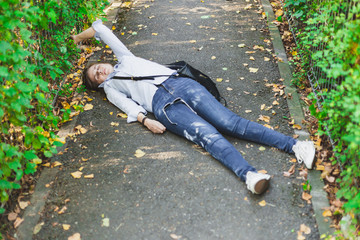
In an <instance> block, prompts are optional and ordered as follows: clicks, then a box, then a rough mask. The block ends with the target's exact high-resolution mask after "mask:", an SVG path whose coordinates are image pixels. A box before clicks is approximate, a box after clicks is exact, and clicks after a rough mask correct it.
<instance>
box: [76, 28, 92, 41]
mask: <svg viewBox="0 0 360 240" xmlns="http://www.w3.org/2000/svg"><path fill="white" fill-rule="evenodd" d="M94 35H95V30H94V29H93V28H92V27H89V28H88V29H86V30H85V31H82V32H81V33H79V34H77V35H71V38H72V39H73V40H74V43H75V44H78V43H79V42H81V41H83V40H86V39H89V38H92V37H94Z"/></svg>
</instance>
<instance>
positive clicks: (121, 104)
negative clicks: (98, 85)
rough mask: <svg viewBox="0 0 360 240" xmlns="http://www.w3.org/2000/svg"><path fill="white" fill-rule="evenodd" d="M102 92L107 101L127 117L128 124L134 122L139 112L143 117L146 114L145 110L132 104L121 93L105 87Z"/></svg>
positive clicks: (129, 99)
mask: <svg viewBox="0 0 360 240" xmlns="http://www.w3.org/2000/svg"><path fill="white" fill-rule="evenodd" d="M104 90H105V93H106V97H107V99H108V100H109V101H110V102H111V103H112V104H114V105H115V106H116V107H118V108H119V109H120V110H122V111H123V112H125V113H126V114H127V115H128V117H127V122H128V123H131V122H136V121H137V116H138V114H139V113H140V112H142V113H144V114H145V115H146V114H147V112H146V110H145V109H144V108H143V107H142V106H140V105H139V104H137V103H136V102H134V101H133V100H132V99H131V98H128V97H127V96H126V95H125V94H123V93H122V92H119V91H117V90H116V89H114V88H112V87H110V86H105V88H104Z"/></svg>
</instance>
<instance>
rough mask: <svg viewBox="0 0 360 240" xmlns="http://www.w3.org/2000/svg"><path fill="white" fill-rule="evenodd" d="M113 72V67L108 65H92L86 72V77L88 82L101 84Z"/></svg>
mask: <svg viewBox="0 0 360 240" xmlns="http://www.w3.org/2000/svg"><path fill="white" fill-rule="evenodd" d="M113 71H114V67H113V65H111V64H110V63H99V64H94V65H92V66H91V67H90V68H89V69H88V71H87V75H88V77H89V79H90V81H92V82H94V83H97V84H101V83H103V82H104V81H105V80H106V78H107V76H108V75H109V74H110V73H112V72H113Z"/></svg>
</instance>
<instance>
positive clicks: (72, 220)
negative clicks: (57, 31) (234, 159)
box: [20, 0, 319, 240]
mask: <svg viewBox="0 0 360 240" xmlns="http://www.w3.org/2000/svg"><path fill="white" fill-rule="evenodd" d="M250 4H251V5H250ZM259 7H260V5H259V3H257V2H254V0H251V1H249V2H248V1H245V0H233V1H226V0H211V1H209V0H204V1H200V0H196V1H185V0H176V1H175V0H173V1H169V0H156V1H144V0H139V1H137V2H136V3H135V4H134V6H133V8H132V9H131V10H129V11H127V12H123V13H122V14H121V19H120V20H119V21H117V23H115V24H114V25H115V27H116V29H115V31H114V32H115V33H116V34H117V35H118V36H119V37H120V38H121V39H122V41H123V42H124V43H125V44H126V45H127V46H128V47H129V48H130V50H131V51H132V52H133V53H134V54H135V55H137V56H141V57H143V58H146V59H151V60H154V61H156V62H159V63H170V62H174V61H176V60H185V61H187V62H189V63H191V64H192V65H193V66H195V67H197V68H199V69H200V70H202V71H203V72H205V73H207V74H209V76H211V77H212V78H213V79H214V80H216V79H218V78H221V79H222V81H221V82H218V83H217V85H218V87H219V90H220V92H221V93H222V95H223V96H224V97H225V98H226V99H227V101H228V105H229V106H228V107H229V108H230V109H231V110H233V111H234V112H236V113H238V114H240V115H241V116H243V117H246V118H248V119H250V120H253V121H259V122H260V123H262V124H268V125H271V126H272V127H274V128H276V129H277V130H278V131H280V132H282V133H285V134H288V135H292V134H294V133H293V130H292V129H291V127H289V125H288V122H287V120H286V119H285V118H286V117H290V116H289V112H288V107H287V103H286V100H285V99H284V98H283V97H279V96H275V93H276V92H274V91H273V88H274V85H269V84H280V85H281V84H282V82H281V81H279V79H280V78H281V77H280V74H279V71H278V66H277V64H276V62H275V61H274V59H273V56H272V51H273V50H272V49H273V48H272V44H271V41H270V37H269V33H268V31H267V25H266V21H265V20H264V19H262V15H261V14H260V13H258V12H257V11H258V10H259ZM122 33H124V35H122ZM98 57H99V58H103V57H102V56H98ZM106 58H112V55H106ZM268 60H270V61H268ZM250 70H252V71H254V72H251V71H250ZM89 94H90V97H91V98H93V99H94V100H93V101H92V102H91V104H93V105H94V108H93V109H92V110H89V111H85V112H83V113H81V114H80V116H79V117H78V118H77V120H76V125H82V126H83V127H84V128H85V129H87V133H85V134H80V135H77V136H76V137H75V138H74V140H70V141H69V142H68V144H67V148H66V151H64V153H63V154H62V155H58V156H57V157H55V158H54V159H53V161H59V162H61V163H62V164H63V165H62V166H61V167H57V168H56V169H57V170H54V169H53V170H51V171H52V172H51V173H49V172H46V173H45V174H44V178H42V180H40V183H39V184H38V185H39V186H38V188H39V189H41V188H43V189H45V190H44V191H45V192H46V189H50V192H49V193H48V195H46V196H45V208H44V210H43V211H42V212H41V214H40V218H39V219H38V220H37V223H35V224H38V225H37V230H39V231H38V232H37V231H36V234H33V235H31V234H30V233H29V234H27V235H24V233H22V236H21V237H22V238H23V239H68V237H70V236H72V235H73V234H75V233H79V234H80V236H81V239H97V240H98V239H226V240H228V239H252V240H257V239H297V235H298V233H297V232H298V231H299V229H300V226H301V224H305V225H306V226H308V227H309V228H310V229H311V233H310V234H308V235H305V234H304V233H303V235H304V236H305V237H306V239H319V233H318V230H317V227H316V221H315V219H314V217H313V210H312V205H311V204H309V203H307V202H306V201H304V200H302V198H301V194H302V186H301V183H302V182H303V180H302V179H301V178H300V177H299V167H300V166H299V165H297V166H296V172H295V174H294V175H292V176H291V177H290V178H288V177H284V176H283V172H285V171H287V170H288V169H289V168H290V167H291V166H292V165H293V164H294V163H292V162H291V159H292V158H294V156H291V155H288V154H286V153H284V152H281V151H278V150H275V149H271V148H268V147H265V148H264V147H263V146H260V145H257V144H254V143H248V142H244V141H240V140H236V139H232V138H229V140H230V141H231V142H232V143H233V144H234V145H235V146H236V148H237V149H238V150H239V151H241V152H242V153H243V155H244V157H245V158H246V159H247V160H248V161H249V162H250V163H251V164H252V165H254V166H255V167H256V168H257V169H259V170H261V169H265V170H267V172H268V173H269V174H271V175H272V181H271V187H270V189H269V191H268V192H267V193H265V194H263V195H262V196H255V195H252V194H251V193H250V192H249V191H248V190H247V188H246V185H245V184H244V183H243V182H241V181H240V180H239V179H238V178H237V177H236V176H235V175H234V174H233V173H231V172H230V171H229V170H227V169H226V168H225V167H223V166H222V165H221V164H220V163H219V162H217V161H216V160H214V159H213V158H212V157H211V156H209V155H208V154H207V153H206V152H204V151H203V150H202V149H199V148H198V147H196V146H195V145H193V144H192V143H190V142H187V141H185V140H184V139H182V138H180V137H177V136H175V135H173V134H172V133H169V132H167V133H165V134H163V135H154V134H152V133H151V132H149V131H147V130H146V129H145V128H144V127H142V126H141V125H140V124H138V123H134V124H127V123H126V120H125V119H123V118H121V117H118V116H117V114H118V113H120V111H119V110H118V109H116V108H115V107H114V106H112V105H111V104H110V103H109V102H108V101H106V100H104V97H105V96H104V94H103V93H93V92H91V93H89ZM274 101H277V103H276V102H274ZM270 107H272V108H270ZM260 115H263V116H269V117H270V121H269V122H268V123H267V122H265V121H263V120H264V118H263V120H259V116H260ZM117 124H118V125H117ZM139 150H141V151H139ZM135 153H145V155H143V156H135V155H134V154H135ZM76 171H80V172H82V176H81V178H80V179H75V178H73V176H72V175H71V173H74V172H76ZM92 174H93V175H92ZM85 176H86V177H87V178H85ZM92 176H93V177H92ZM44 179H45V180H44ZM45 183H46V184H50V186H51V187H50V188H44V187H43V186H42V185H44V184H45ZM36 214H37V213H36ZM24 224H25V225H26V224H29V223H24ZM64 224H65V225H64ZM64 227H65V228H67V227H70V228H69V229H68V230H65V229H64ZM24 229H26V228H24ZM30 230H31V231H32V229H30ZM20 235H21V234H20Z"/></svg>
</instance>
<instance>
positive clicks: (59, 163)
mask: <svg viewBox="0 0 360 240" xmlns="http://www.w3.org/2000/svg"><path fill="white" fill-rule="evenodd" d="M61 165H62V163H61V162H58V161H55V162H54V163H53V164H52V167H57V166H61Z"/></svg>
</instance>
